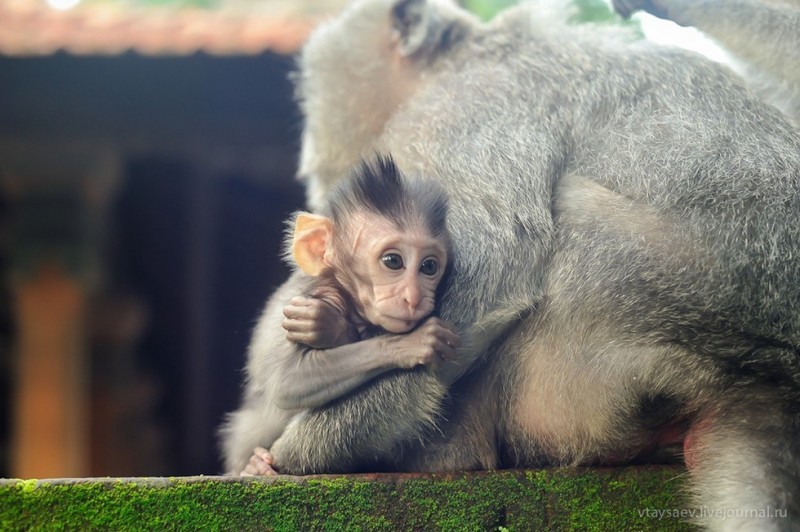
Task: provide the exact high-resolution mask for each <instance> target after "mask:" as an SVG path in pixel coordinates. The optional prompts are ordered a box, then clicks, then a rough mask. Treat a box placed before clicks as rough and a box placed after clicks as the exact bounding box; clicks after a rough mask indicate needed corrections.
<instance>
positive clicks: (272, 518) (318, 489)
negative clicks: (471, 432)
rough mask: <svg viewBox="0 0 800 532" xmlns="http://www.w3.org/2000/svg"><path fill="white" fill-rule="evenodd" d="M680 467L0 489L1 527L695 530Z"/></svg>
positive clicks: (51, 483) (18, 484)
mask: <svg viewBox="0 0 800 532" xmlns="http://www.w3.org/2000/svg"><path fill="white" fill-rule="evenodd" d="M683 477H684V471H683V470H682V469H679V468H673V467H629V468H620V469H611V468H608V469H606V468H603V469H544V470H527V471H496V472H481V473H460V474H425V475H418V474H376V475H351V476H314V477H305V478H298V477H278V478H266V479H249V478H248V479H241V478H232V477H186V478H171V479H167V478H139V479H74V480H70V479H65V480H42V481H35V480H4V481H0V530H109V529H112V530H160V529H163V528H167V529H175V528H180V529H188V530H276V531H282V530H287V531H288V530H332V531H333V530H335V531H339V530H392V531H394V530H458V531H461V530H509V531H516V530H687V529H688V526H687V525H686V524H685V523H682V522H680V521H676V520H661V521H659V520H657V519H654V518H651V517H648V516H647V512H646V510H647V509H654V510H659V509H669V508H680V507H683V506H684V504H682V499H681V495H680V493H681V489H682V487H683Z"/></svg>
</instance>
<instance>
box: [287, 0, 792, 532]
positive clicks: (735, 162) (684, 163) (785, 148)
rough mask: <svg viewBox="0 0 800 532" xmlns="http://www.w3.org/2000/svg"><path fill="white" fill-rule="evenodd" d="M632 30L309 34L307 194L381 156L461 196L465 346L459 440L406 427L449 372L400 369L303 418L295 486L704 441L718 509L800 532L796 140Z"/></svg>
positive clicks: (397, 28)
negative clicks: (326, 474)
mask: <svg viewBox="0 0 800 532" xmlns="http://www.w3.org/2000/svg"><path fill="white" fill-rule="evenodd" d="M615 31H616V30H610V29H606V30H600V29H597V28H590V27H581V28H577V27H572V28H569V27H566V26H563V25H560V24H557V23H556V22H554V20H553V19H551V18H547V19H545V18H543V17H541V16H540V15H539V12H538V11H537V9H536V7H535V6H531V5H529V6H523V7H518V8H515V9H513V10H510V11H508V12H506V13H504V14H502V15H501V16H500V17H498V18H497V19H496V20H495V21H494V22H493V23H491V24H489V25H484V24H481V23H479V22H477V21H476V20H474V19H473V18H471V17H470V16H469V15H467V14H466V13H465V12H463V11H461V10H459V9H458V8H456V7H454V6H453V5H451V4H449V3H447V2H443V1H430V2H425V1H423V0H405V1H400V2H386V1H383V0H370V1H364V2H357V3H356V4H354V5H353V6H351V8H350V9H349V10H348V11H347V12H346V13H345V14H343V15H342V16H341V17H340V18H338V19H337V20H335V21H333V22H331V23H330V24H328V25H326V26H324V27H322V28H321V29H320V30H318V31H317V32H316V33H315V34H314V35H313V36H312V38H311V40H310V42H309V43H308V45H307V47H306V49H305V51H304V54H303V58H302V63H301V68H302V72H301V74H300V94H301V98H302V105H303V109H304V112H305V114H306V128H305V132H304V144H303V154H302V162H301V172H302V173H304V175H306V176H307V177H308V178H309V180H310V181H309V198H310V202H311V203H312V204H314V203H319V202H320V201H322V199H323V198H324V194H325V191H326V190H327V189H328V188H329V187H330V186H331V184H332V182H333V181H334V180H335V179H336V177H337V176H339V175H342V172H343V170H344V169H346V168H347V167H348V166H350V165H351V164H353V163H354V162H355V161H356V160H357V159H358V158H359V157H360V156H361V155H363V154H368V153H370V152H371V151H372V150H373V149H375V148H378V149H381V150H385V151H388V152H391V153H392V154H393V155H394V156H395V158H396V160H397V161H398V163H399V164H400V165H401V167H404V168H405V169H406V170H407V171H411V170H416V171H421V172H422V173H424V174H426V175H429V176H433V177H435V178H437V179H439V180H441V181H442V182H443V183H444V184H445V186H446V187H447V189H448V192H449V194H450V197H451V202H452V206H453V208H452V209H451V216H450V219H449V225H450V228H451V230H452V233H453V237H454V241H455V254H456V257H455V270H454V276H453V278H452V280H451V282H450V285H449V287H448V290H447V292H446V294H445V295H444V297H443V299H442V309H441V314H442V317H443V318H444V319H445V320H446V321H449V322H451V323H453V324H454V325H455V326H456V327H458V328H459V330H460V331H461V332H462V333H463V336H464V338H465V339H466V340H468V342H467V343H468V346H467V347H466V348H464V349H462V353H461V355H462V361H461V364H460V365H459V366H457V367H454V368H451V370H452V371H450V372H449V373H448V374H447V375H444V376H443V378H445V379H446V380H447V381H448V382H454V384H453V385H452V387H451V390H452V391H453V394H452V396H451V397H450V398H449V399H448V400H446V401H445V402H444V403H445V408H446V415H445V417H444V418H443V419H442V420H441V421H440V423H439V424H438V428H439V430H440V431H441V433H437V432H435V431H433V432H428V431H427V429H428V427H427V425H426V424H425V423H422V422H419V423H418V422H417V420H416V419H410V418H409V416H408V412H412V411H418V410H419V409H418V408H416V409H415V408H411V406H409V405H415V404H416V403H417V401H419V400H420V398H425V399H426V400H427V401H428V403H426V404H431V405H435V404H437V402H441V399H442V398H441V396H440V392H439V390H440V387H437V386H434V385H433V384H432V383H433V379H434V377H433V376H432V375H430V374H428V373H425V372H419V371H418V372H411V373H398V374H394V375H391V376H389V377H387V378H384V379H380V380H377V381H376V382H375V383H374V384H372V385H370V386H368V387H366V388H365V389H363V390H361V391H360V392H358V393H356V394H354V395H353V396H351V397H349V398H346V399H345V400H343V401H340V402H337V403H335V404H331V405H329V406H328V407H326V408H323V409H320V410H317V411H313V412H310V413H309V414H308V415H306V416H304V417H303V418H302V419H299V420H297V422H295V423H293V424H292V425H291V426H290V427H289V428H287V430H286V432H285V433H284V437H282V438H281V439H280V440H278V441H277V442H276V444H275V446H274V447H273V449H272V451H273V454H274V457H275V464H276V467H277V468H278V469H279V470H282V471H285V472H313V471H320V472H321V471H348V470H354V469H358V468H370V467H373V464H374V463H375V461H377V462H388V463H392V464H393V465H395V466H396V467H399V468H415V469H453V468H488V467H499V466H515V465H536V464H543V463H555V464H587V463H617V462H620V461H625V460H628V459H631V458H634V457H637V456H641V455H643V454H647V452H648V451H650V450H652V449H653V448H654V447H657V446H659V445H660V446H667V445H668V444H671V443H675V441H677V440H680V437H681V436H682V435H683V434H684V433H685V434H686V441H687V449H686V459H687V463H688V464H689V465H690V469H691V471H692V479H693V488H694V489H695V490H696V491H697V492H698V494H699V498H698V499H697V502H698V503H699V504H703V505H706V506H709V507H714V508H717V509H721V510H723V511H728V510H736V509H742V508H744V509H751V510H755V512H750V513H749V514H745V513H740V514H738V515H740V516H743V515H749V516H750V517H746V516H745V517H741V521H736V519H735V518H731V517H730V516H728V517H729V518H728V519H727V520H725V521H718V522H716V524H717V525H723V526H735V525H737V524H742V523H747V520H748V519H757V517H752V516H757V515H758V512H759V511H761V510H766V508H767V506H770V507H771V508H773V509H775V508H780V509H784V508H785V509H788V511H789V518H788V519H785V520H776V521H774V522H773V524H774V525H776V526H785V527H789V526H791V524H792V523H793V522H798V519H800V495H798V494H800V481H799V480H798V479H800V464H799V463H798V456H800V449H798V445H800V429H799V428H798V423H799V422H798V419H797V414H796V412H798V411H799V410H800V384H798V383H799V382H800V370H798V353H797V347H798V346H799V345H800V261H798V260H797V257H798V253H800V136H798V133H797V132H796V131H795V130H793V129H792V128H791V127H790V126H789V125H788V124H787V123H786V122H785V121H784V119H782V118H781V117H780V116H779V115H778V114H777V113H776V112H775V111H774V110H772V108H769V107H767V106H765V105H762V104H761V103H759V102H758V101H757V100H756V99H755V98H754V97H753V96H752V95H751V94H750V93H749V92H748V91H747V90H746V89H744V88H742V87H741V86H740V85H739V83H738V81H737V80H736V79H735V78H733V77H732V76H731V75H729V74H728V73H727V72H725V71H723V70H721V69H720V68H719V67H716V66H714V65H712V64H711V63H709V62H707V61H705V60H702V59H701V58H699V57H697V56H695V55H692V54H689V53H685V52H680V51H671V50H667V49H663V48H656V47H653V46H651V45H649V44H647V43H643V42H636V43H633V42H627V41H626V38H625V36H624V35H620V34H618V33H615ZM578 176H586V177H578ZM468 369H472V370H473V371H470V372H469V373H467V374H466V375H463V376H462V374H464V373H465V372H467V370H468ZM434 410H435V409H434V407H433V406H432V407H431V414H434V413H435V411H434ZM432 434H433V435H435V436H432ZM415 438H427V441H428V443H426V445H424V446H420V445H419V444H417V443H415ZM401 448H402V450H403V451H404V453H402V454H401V453H400V452H399V450H400V449H401ZM765 479H766V480H765ZM758 524H759V525H764V524H765V523H764V522H763V521H762V522H759V523H758Z"/></svg>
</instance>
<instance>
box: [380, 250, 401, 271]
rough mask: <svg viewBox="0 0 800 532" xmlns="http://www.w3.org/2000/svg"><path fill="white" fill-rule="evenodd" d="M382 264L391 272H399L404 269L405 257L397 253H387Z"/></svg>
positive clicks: (382, 259)
mask: <svg viewBox="0 0 800 532" xmlns="http://www.w3.org/2000/svg"><path fill="white" fill-rule="evenodd" d="M381 262H382V263H383V265H384V266H386V267H387V268H389V269H390V270H399V269H400V268H402V267H403V257H401V256H400V255H398V254H397V253H387V254H386V255H384V256H383V257H381Z"/></svg>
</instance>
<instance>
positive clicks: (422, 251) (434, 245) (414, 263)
mask: <svg viewBox="0 0 800 532" xmlns="http://www.w3.org/2000/svg"><path fill="white" fill-rule="evenodd" d="M351 229H352V232H351V233H350V235H351V237H352V240H351V242H352V248H351V249H352V252H353V260H352V262H351V264H352V268H353V270H354V271H353V272H352V273H353V281H354V282H353V284H352V285H351V286H352V287H353V293H352V296H353V298H354V299H355V300H356V302H357V305H358V307H359V312H360V313H361V314H362V317H363V318H364V319H366V320H367V321H368V322H370V323H371V324H373V325H376V326H378V327H381V328H383V329H385V330H386V331H388V332H391V333H405V332H408V331H410V330H411V329H413V328H414V327H415V326H416V325H417V323H419V321H420V320H422V319H423V318H425V317H426V316H428V315H429V314H430V313H431V312H433V309H434V306H435V304H436V288H437V287H438V286H439V282H440V281H441V280H442V276H443V275H444V271H445V268H446V267H447V244H446V240H445V239H444V238H436V237H434V236H432V235H431V234H430V232H429V231H428V230H427V229H426V228H424V227H422V226H421V225H420V226H419V227H413V228H400V227H398V226H397V225H395V224H394V223H393V222H392V221H390V220H386V219H382V218H375V217H372V218H369V219H367V218H365V219H363V220H354V221H353V224H352V225H351Z"/></svg>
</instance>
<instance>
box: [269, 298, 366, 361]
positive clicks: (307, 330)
mask: <svg viewBox="0 0 800 532" xmlns="http://www.w3.org/2000/svg"><path fill="white" fill-rule="evenodd" d="M283 315H284V320H283V323H282V325H283V328H284V329H285V330H286V339H287V340H289V341H290V342H294V343H296V344H302V345H307V346H308V347H313V348H314V349H331V348H333V347H339V346H342V345H345V344H351V343H353V342H356V341H358V331H357V330H356V328H355V326H354V325H353V324H352V323H351V322H350V321H349V320H348V319H347V317H346V314H345V312H344V310H343V309H339V308H338V307H337V306H335V305H334V304H332V303H330V302H328V301H326V300H325V299H322V298H318V297H303V296H297V297H294V298H292V300H291V301H290V302H289V304H288V305H286V308H284V309H283Z"/></svg>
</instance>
